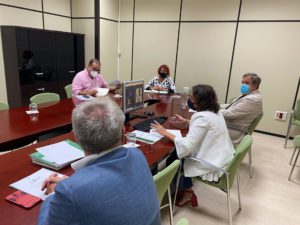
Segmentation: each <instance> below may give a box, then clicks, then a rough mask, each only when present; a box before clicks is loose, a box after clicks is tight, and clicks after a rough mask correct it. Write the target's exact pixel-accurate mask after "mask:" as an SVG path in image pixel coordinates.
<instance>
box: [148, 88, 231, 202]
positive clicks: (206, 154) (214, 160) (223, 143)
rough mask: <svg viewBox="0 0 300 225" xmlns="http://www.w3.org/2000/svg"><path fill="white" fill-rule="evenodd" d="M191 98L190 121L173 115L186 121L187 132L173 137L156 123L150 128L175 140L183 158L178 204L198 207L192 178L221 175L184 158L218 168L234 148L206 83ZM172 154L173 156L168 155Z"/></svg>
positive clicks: (178, 154) (182, 121)
mask: <svg viewBox="0 0 300 225" xmlns="http://www.w3.org/2000/svg"><path fill="white" fill-rule="evenodd" d="M191 101H192V103H193V104H194V107H195V109H196V111H197V112H196V113H194V114H193V116H192V117H191V120H188V119H184V118H183V117H181V116H179V115H176V118H175V119H176V120H178V121H179V122H181V123H186V124H189V131H188V133H187V135H186V137H182V138H179V137H175V136H174V135H173V134H171V133H169V132H168V131H167V130H166V129H165V128H164V127H163V126H161V125H159V124H158V123H156V124H153V125H152V128H154V129H156V131H157V132H158V133H159V134H161V135H163V136H165V137H167V138H168V139H170V140H172V141H174V143H175V147H176V151H174V153H175V154H177V157H178V158H184V165H183V171H184V176H183V177H181V180H180V184H179V189H181V190H182V192H183V195H182V198H181V199H178V201H177V203H176V204H177V205H178V206H183V205H186V204H191V205H192V206H193V207H195V206H197V205H198V203H197V197H196V195H195V194H194V192H193V190H192V186H193V183H192V179H191V177H196V176H201V177H202V179H203V180H208V181H218V179H219V177H220V176H221V175H222V174H219V173H218V172H211V170H210V169H208V168H206V167H205V166H202V165H201V164H200V163H199V162H196V161H194V160H190V159H189V158H185V157H186V156H191V157H195V158H199V159H202V160H204V161H207V162H209V163H211V164H213V165H215V166H217V167H221V168H224V167H226V166H227V165H228V164H229V162H230V161H231V160H232V159H233V156H234V148H233V145H232V143H231V140H230V137H229V134H228V130H227V127H226V123H225V120H224V118H223V115H222V113H221V112H220V111H219V104H218V102H217V96H216V94H215V92H214V90H213V88H212V87H211V86H209V85H196V86H194V87H193V89H192V96H191ZM171 157H172V155H171Z"/></svg>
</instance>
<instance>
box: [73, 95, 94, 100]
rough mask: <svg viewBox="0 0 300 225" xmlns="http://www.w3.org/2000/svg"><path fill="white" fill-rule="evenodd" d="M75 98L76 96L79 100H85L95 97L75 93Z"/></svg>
mask: <svg viewBox="0 0 300 225" xmlns="http://www.w3.org/2000/svg"><path fill="white" fill-rule="evenodd" d="M75 97H76V98H78V99H79V100H81V101H86V100H92V99H95V97H93V96H90V95H75Z"/></svg>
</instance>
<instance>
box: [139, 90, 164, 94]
mask: <svg viewBox="0 0 300 225" xmlns="http://www.w3.org/2000/svg"><path fill="white" fill-rule="evenodd" d="M144 92H145V93H152V94H165V95H166V94H168V91H157V90H144Z"/></svg>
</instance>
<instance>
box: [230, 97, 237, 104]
mask: <svg viewBox="0 0 300 225" xmlns="http://www.w3.org/2000/svg"><path fill="white" fill-rule="evenodd" d="M237 98H238V97H231V98H230V99H229V104H231V103H232V102H233V101H234V100H236V99H237Z"/></svg>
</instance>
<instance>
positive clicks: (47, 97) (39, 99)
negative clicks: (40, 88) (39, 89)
mask: <svg viewBox="0 0 300 225" xmlns="http://www.w3.org/2000/svg"><path fill="white" fill-rule="evenodd" d="M59 100H60V96H59V95H58V94H56V93H50V92H45V93H41V94H37V95H34V96H32V97H31V98H30V102H31V103H36V104H42V103H47V102H55V101H59Z"/></svg>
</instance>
